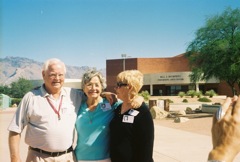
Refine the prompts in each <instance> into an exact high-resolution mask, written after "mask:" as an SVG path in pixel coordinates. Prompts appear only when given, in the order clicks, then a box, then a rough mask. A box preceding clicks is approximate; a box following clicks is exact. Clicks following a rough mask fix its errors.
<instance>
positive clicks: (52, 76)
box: [48, 74, 64, 79]
mask: <svg viewBox="0 0 240 162" xmlns="http://www.w3.org/2000/svg"><path fill="white" fill-rule="evenodd" d="M48 76H49V77H50V78H52V79H55V78H57V77H59V78H63V77H64V74H49V75H48Z"/></svg>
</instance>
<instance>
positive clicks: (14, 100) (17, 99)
mask: <svg viewBox="0 0 240 162" xmlns="http://www.w3.org/2000/svg"><path fill="white" fill-rule="evenodd" d="M21 100H22V99H21V98H12V99H11V105H13V104H17V105H18V104H19V103H20V102H21Z"/></svg>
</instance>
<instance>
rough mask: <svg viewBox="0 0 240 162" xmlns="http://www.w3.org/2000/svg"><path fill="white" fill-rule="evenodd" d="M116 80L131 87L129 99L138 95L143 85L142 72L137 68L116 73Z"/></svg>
mask: <svg viewBox="0 0 240 162" xmlns="http://www.w3.org/2000/svg"><path fill="white" fill-rule="evenodd" d="M117 82H121V83H126V84H128V85H129V86H130V87H131V91H130V94H129V95H130V99H133V98H134V97H135V96H137V95H138V92H139V91H140V89H141V88H142V86H143V74H142V73H141V72H140V71H139V70H125V71H123V72H121V73H119V74H118V75H117Z"/></svg>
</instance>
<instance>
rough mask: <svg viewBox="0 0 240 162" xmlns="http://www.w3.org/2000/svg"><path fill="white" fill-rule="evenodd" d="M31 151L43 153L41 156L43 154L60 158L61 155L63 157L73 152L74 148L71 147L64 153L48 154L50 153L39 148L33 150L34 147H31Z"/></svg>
mask: <svg viewBox="0 0 240 162" xmlns="http://www.w3.org/2000/svg"><path fill="white" fill-rule="evenodd" d="M29 149H30V150H34V151H37V152H39V153H41V154H42V153H43V154H47V155H50V156H52V157H56V156H60V155H63V154H66V153H69V152H71V151H73V148H72V146H71V147H69V148H68V149H67V150H66V151H62V152H48V151H44V150H41V149H39V148H33V147H31V146H29Z"/></svg>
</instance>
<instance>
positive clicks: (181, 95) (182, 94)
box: [178, 91, 186, 98]
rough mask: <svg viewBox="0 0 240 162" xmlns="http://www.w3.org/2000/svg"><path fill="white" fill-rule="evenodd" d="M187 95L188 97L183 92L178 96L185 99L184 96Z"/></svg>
mask: <svg viewBox="0 0 240 162" xmlns="http://www.w3.org/2000/svg"><path fill="white" fill-rule="evenodd" d="M185 95H186V94H185V92H182V91H180V92H179V93H178V96H179V97H181V98H183V96H185Z"/></svg>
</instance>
